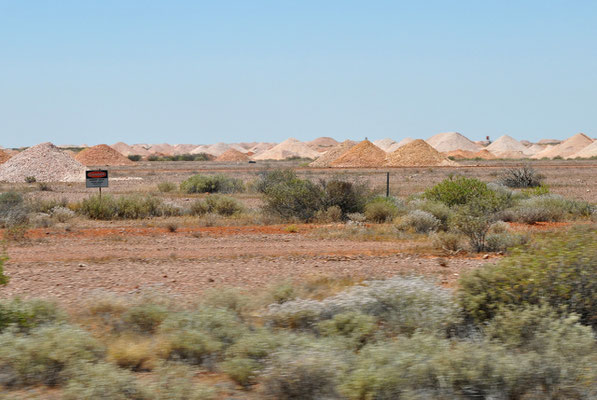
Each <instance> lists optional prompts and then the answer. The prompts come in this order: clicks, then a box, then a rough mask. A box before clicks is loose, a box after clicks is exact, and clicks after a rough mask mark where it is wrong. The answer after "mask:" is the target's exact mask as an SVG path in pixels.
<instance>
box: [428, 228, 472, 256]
mask: <svg viewBox="0 0 597 400" xmlns="http://www.w3.org/2000/svg"><path fill="white" fill-rule="evenodd" d="M431 240H432V243H433V247H435V248H436V249H440V250H444V251H446V252H448V253H457V252H459V251H461V250H464V245H463V243H462V242H463V237H462V235H460V234H459V233H456V232H437V233H434V234H433V235H432V236H431Z"/></svg>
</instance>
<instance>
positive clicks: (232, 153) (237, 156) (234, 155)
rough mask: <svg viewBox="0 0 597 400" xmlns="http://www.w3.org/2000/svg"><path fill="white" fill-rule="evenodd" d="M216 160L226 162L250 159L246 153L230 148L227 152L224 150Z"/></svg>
mask: <svg viewBox="0 0 597 400" xmlns="http://www.w3.org/2000/svg"><path fill="white" fill-rule="evenodd" d="M216 161H226V162H230V161H234V162H241V161H249V156H247V155H246V154H245V153H242V152H240V151H238V150H236V149H232V148H230V149H228V150H226V151H225V152H223V153H222V154H220V156H219V157H218V158H216Z"/></svg>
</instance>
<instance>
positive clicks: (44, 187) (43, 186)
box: [37, 182, 52, 192]
mask: <svg viewBox="0 0 597 400" xmlns="http://www.w3.org/2000/svg"><path fill="white" fill-rule="evenodd" d="M37 188H38V189H39V191H40V192H51V191H52V186H51V185H50V184H49V183H47V182H39V183H38V184H37Z"/></svg>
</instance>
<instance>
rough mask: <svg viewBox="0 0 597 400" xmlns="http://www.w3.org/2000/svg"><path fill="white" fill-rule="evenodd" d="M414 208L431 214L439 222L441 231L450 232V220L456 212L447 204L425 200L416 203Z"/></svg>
mask: <svg viewBox="0 0 597 400" xmlns="http://www.w3.org/2000/svg"><path fill="white" fill-rule="evenodd" d="M413 207H414V208H415V209H416V210H421V211H426V212H428V213H430V214H431V215H433V216H434V217H435V218H437V219H438V220H439V222H440V225H439V229H441V230H443V231H446V230H448V227H449V222H450V218H451V217H452V216H453V214H454V212H453V211H452V210H451V209H450V207H448V206H447V205H446V204H444V203H442V202H439V201H433V200H425V201H418V202H415V203H414V204H413Z"/></svg>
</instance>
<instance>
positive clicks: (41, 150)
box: [0, 142, 86, 182]
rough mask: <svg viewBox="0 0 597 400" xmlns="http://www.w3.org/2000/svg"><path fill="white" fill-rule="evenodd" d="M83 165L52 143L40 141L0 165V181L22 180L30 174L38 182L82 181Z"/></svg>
mask: <svg viewBox="0 0 597 400" xmlns="http://www.w3.org/2000/svg"><path fill="white" fill-rule="evenodd" d="M85 169H86V168H85V166H84V165H83V164H81V163H80V162H78V161H77V160H75V159H74V158H72V157H71V156H69V155H68V154H66V153H64V152H63V151H62V150H60V149H59V148H58V147H56V146H54V145H53V144H52V143H49V142H48V143H41V144H38V145H35V146H33V147H30V148H28V149H27V150H24V151H22V152H20V153H19V154H17V155H15V156H13V157H12V158H11V159H10V160H8V161H7V162H5V163H4V164H2V165H0V181H5V182H24V181H25V178H26V177H29V176H32V177H34V178H35V179H36V180H37V181H38V182H82V181H84V180H85Z"/></svg>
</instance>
